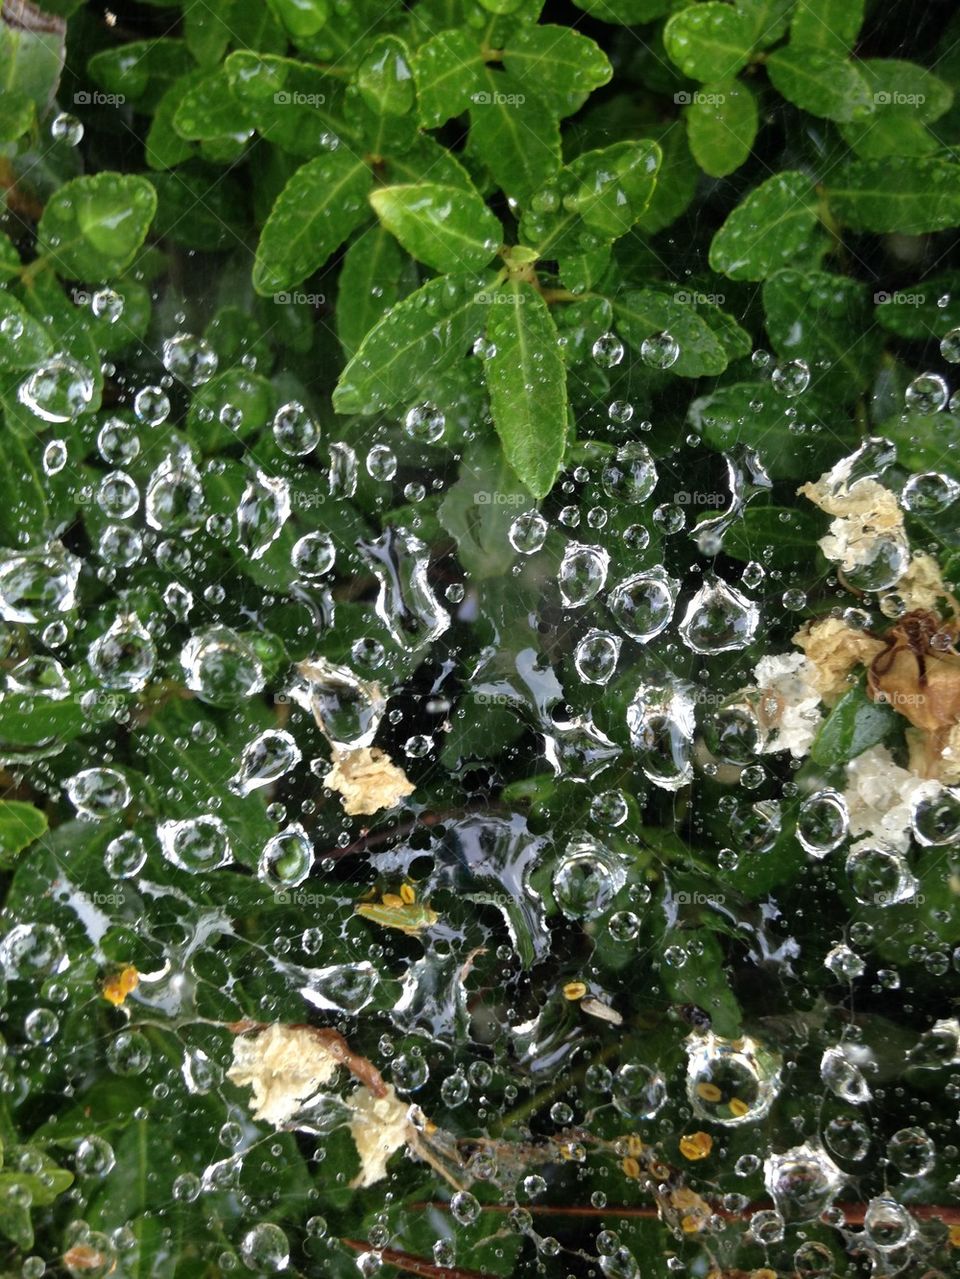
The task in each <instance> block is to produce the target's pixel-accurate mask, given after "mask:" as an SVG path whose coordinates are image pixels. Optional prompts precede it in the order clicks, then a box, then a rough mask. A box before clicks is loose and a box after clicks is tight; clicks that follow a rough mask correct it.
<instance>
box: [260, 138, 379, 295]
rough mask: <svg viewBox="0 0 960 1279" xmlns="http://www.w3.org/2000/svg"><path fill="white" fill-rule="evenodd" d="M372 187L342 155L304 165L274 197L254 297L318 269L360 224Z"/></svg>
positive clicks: (359, 163)
mask: <svg viewBox="0 0 960 1279" xmlns="http://www.w3.org/2000/svg"><path fill="white" fill-rule="evenodd" d="M371 185H372V178H371V175H370V169H369V168H368V166H367V164H366V163H365V162H364V161H363V160H362V159H358V158H357V157H356V156H354V155H351V154H350V153H349V152H347V151H331V152H330V153H329V154H327V155H321V156H317V158H316V159H315V160H308V161H307V163H306V164H305V165H303V166H302V167H301V168H299V169H298V170H297V171H296V173H295V174H294V175H293V177H292V178H291V179H290V181H289V182H288V183H287V185H286V186H285V187H284V189H283V190H282V191H281V192H280V195H279V196H278V198H277V201H276V203H275V204H274V206H273V209H272V210H271V212H270V216H269V218H268V219H267V221H266V224H265V225H264V228H263V231H262V233H261V235H260V243H259V244H258V245H257V258H256V262H255V263H254V268H253V284H254V288H255V289H256V290H257V292H258V293H260V294H263V295H269V294H271V293H280V292H283V291H284V290H285V289H289V288H292V287H293V285H295V284H299V283H300V282H301V281H302V280H304V279H305V278H306V277H307V276H308V275H310V274H311V273H312V272H314V271H316V270H317V268H318V267H321V266H323V264H324V262H326V260H327V258H329V256H330V254H331V253H333V251H334V249H336V248H338V247H339V246H340V245H341V244H342V243H343V241H344V240H345V239H346V238H347V236H348V235H349V234H350V232H351V231H352V230H353V229H354V227H355V226H356V225H357V224H358V223H359V222H360V221H362V219H363V217H364V212H365V209H366V207H367V206H366V196H367V193H368V191H369V190H370V187H371Z"/></svg>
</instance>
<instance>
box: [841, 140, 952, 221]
mask: <svg viewBox="0 0 960 1279" xmlns="http://www.w3.org/2000/svg"><path fill="white" fill-rule="evenodd" d="M826 188H827V199H828V200H829V203H830V209H831V211H832V213H833V215H834V216H835V217H836V218H837V219H838V220H839V221H840V222H841V223H843V224H844V225H846V226H849V227H851V228H852V229H853V230H855V231H879V232H893V231H899V232H901V233H902V234H903V235H923V234H925V233H929V232H932V231H944V230H946V229H947V228H949V227H955V226H960V165H958V164H956V163H955V162H953V161H951V160H941V159H917V160H914V159H909V158H907V157H905V156H891V157H890V158H889V159H886V160H854V161H853V162H852V163H850V164H847V165H845V166H844V167H842V168H841V169H839V170H837V171H835V172H834V173H831V174H830V176H829V178H828V179H827V183H826Z"/></svg>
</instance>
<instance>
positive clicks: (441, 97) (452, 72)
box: [413, 30, 484, 129]
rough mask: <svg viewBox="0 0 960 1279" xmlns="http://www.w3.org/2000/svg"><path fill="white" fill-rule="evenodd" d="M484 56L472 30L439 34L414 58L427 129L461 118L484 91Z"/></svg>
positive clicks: (421, 116)
mask: <svg viewBox="0 0 960 1279" xmlns="http://www.w3.org/2000/svg"><path fill="white" fill-rule="evenodd" d="M483 66H484V63H483V56H482V54H481V51H480V45H479V43H478V41H477V39H476V37H475V36H474V35H473V34H472V33H471V32H469V31H458V30H451V31H440V32H438V33H437V34H436V35H435V36H434V37H433V38H432V39H431V40H427V41H426V42H425V43H424V44H422V45H421V46H420V48H419V49H418V50H417V52H416V54H415V55H414V58H413V71H414V77H415V79H416V82H417V95H418V99H419V110H420V122H421V124H423V126H424V127H425V128H427V129H435V128H436V127H437V126H438V125H441V124H445V123H446V121H447V120H449V119H451V118H452V117H453V116H457V115H462V114H463V112H464V111H466V110H467V108H468V107H469V106H470V103H471V100H472V95H473V94H474V93H478V92H479V91H480V90H481V89H482V88H483V80H482V73H483Z"/></svg>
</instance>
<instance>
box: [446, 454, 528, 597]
mask: <svg viewBox="0 0 960 1279" xmlns="http://www.w3.org/2000/svg"><path fill="white" fill-rule="evenodd" d="M529 507H530V495H529V493H527V491H526V490H525V489H524V487H523V486H522V485H521V484H520V482H519V481H518V479H517V477H516V475H515V473H514V472H513V470H512V469H511V468H510V466H509V464H508V463H507V460H506V458H505V456H504V454H503V451H502V450H501V449H499V448H497V446H496V444H495V443H494V444H489V443H487V442H482V443H481V442H477V443H474V444H471V445H470V447H469V448H468V449H467V451H466V453H465V454H464V457H463V460H462V462H461V463H460V478H459V479H458V480H457V482H456V484H453V485H451V487H450V488H449V489H448V490H447V493H446V496H445V497H444V499H443V502H442V503H441V505H440V511H439V518H440V523H441V524H442V525H443V527H444V528H445V529H446V530H447V532H448V533H449V534H450V536H451V537H453V538H455V539H456V543H457V559H458V560H459V562H460V563H461V564H462V565H463V567H464V568H465V569H466V571H467V572H468V573H469V574H470V576H471V578H473V579H475V580H476V581H483V580H485V579H487V578H491V577H502V576H503V574H504V573H506V572H507V571H508V570H509V568H510V565H511V564H512V563H513V562H514V560H515V559H516V551H515V550H514V549H513V547H512V546H511V545H510V540H509V537H508V534H509V531H510V525H511V524H512V523H513V521H514V520H515V519H516V517H517V516H518V515H519V514H520V512H521V511H523V510H528V509H529Z"/></svg>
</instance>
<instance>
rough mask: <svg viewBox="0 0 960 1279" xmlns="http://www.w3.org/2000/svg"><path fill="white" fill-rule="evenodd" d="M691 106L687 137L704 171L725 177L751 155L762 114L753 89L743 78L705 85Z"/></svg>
mask: <svg viewBox="0 0 960 1279" xmlns="http://www.w3.org/2000/svg"><path fill="white" fill-rule="evenodd" d="M692 97H693V101H692V102H691V104H690V106H688V107H687V111H686V117H687V139H688V141H689V143H690V150H691V151H692V152H693V155H694V159H695V160H696V161H697V164H699V165H700V168H701V169H703V171H704V173H709V175H710V176H711V177H712V178H724V177H726V176H727V174H728V173H733V171H734V170H735V169H739V168H740V165H741V164H743V162H744V160H746V158H747V156H749V154H750V152H751V150H752V148H753V142H754V139H755V138H756V136H757V128H758V126H759V122H760V115H759V111H758V109H757V100H756V98H755V97H754V95H753V93H752V91H751V90H750V89H749V88H748V87H747V85H745V84H743V83H742V82H741V81H740V80H721V81H720V82H719V83H718V84H705V85H704V86H703V89H702V90H701V92H699V93H696V94H693V95H692Z"/></svg>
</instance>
